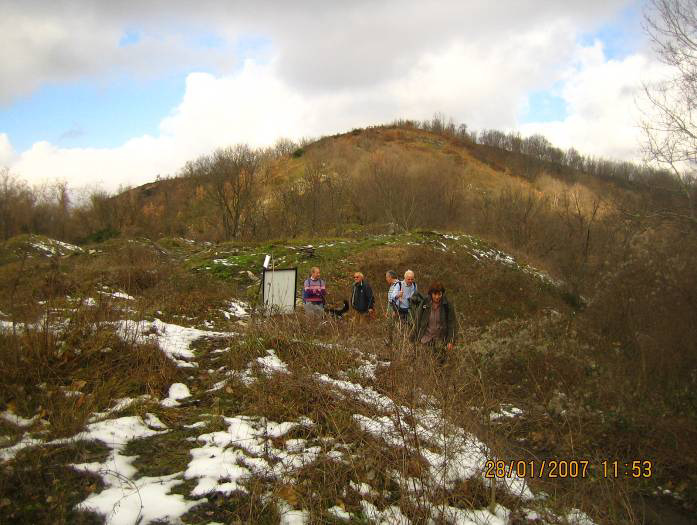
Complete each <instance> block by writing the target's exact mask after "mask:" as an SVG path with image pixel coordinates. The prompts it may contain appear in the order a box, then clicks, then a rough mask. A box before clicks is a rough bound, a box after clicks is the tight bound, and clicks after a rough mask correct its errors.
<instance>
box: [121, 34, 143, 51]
mask: <svg viewBox="0 0 697 525" xmlns="http://www.w3.org/2000/svg"><path fill="white" fill-rule="evenodd" d="M138 42H140V32H139V31H135V30H128V31H126V32H125V33H124V34H123V36H122V37H121V40H119V47H126V46H132V45H134V44H137V43H138Z"/></svg>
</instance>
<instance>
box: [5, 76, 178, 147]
mask: <svg viewBox="0 0 697 525" xmlns="http://www.w3.org/2000/svg"><path fill="white" fill-rule="evenodd" d="M185 80H186V75H185V74H178V75H170V76H166V77H162V78H159V79H157V80H155V81H144V80H134V79H132V78H119V79H117V80H116V81H113V82H111V83H110V84H109V85H108V86H104V85H101V84H95V83H90V84H87V83H82V84H70V85H51V86H45V87H43V88H41V89H40V90H38V91H37V92H35V93H34V94H33V95H31V96H29V97H26V98H24V99H20V100H18V101H17V102H15V103H14V104H13V105H12V106H10V107H6V108H0V133H3V132H4V133H7V134H8V135H9V137H10V141H11V143H12V146H13V148H14V149H15V151H17V152H21V151H24V150H26V149H28V148H30V147H31V146H32V144H34V143H35V142H38V141H41V140H46V141H49V142H51V143H53V144H55V145H57V146H60V147H76V148H84V147H94V148H113V147H117V146H119V145H121V144H123V143H124V142H125V141H126V140H128V139H131V138H133V137H139V136H142V135H145V134H150V135H153V136H157V135H159V124H160V121H161V120H162V119H163V118H164V117H165V116H167V115H168V114H169V113H170V111H171V110H172V109H173V108H174V107H175V106H176V105H177V104H178V103H179V102H180V101H181V99H182V97H183V95H184V90H185Z"/></svg>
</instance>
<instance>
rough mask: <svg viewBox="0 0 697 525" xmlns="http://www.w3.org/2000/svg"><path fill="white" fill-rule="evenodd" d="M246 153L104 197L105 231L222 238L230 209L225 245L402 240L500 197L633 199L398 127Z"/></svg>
mask: <svg viewBox="0 0 697 525" xmlns="http://www.w3.org/2000/svg"><path fill="white" fill-rule="evenodd" d="M254 155H255V154H253V152H251V151H247V152H242V154H240V151H239V150H235V149H231V150H229V151H228V153H227V154H224V155H223V157H221V158H218V159H217V160H216V156H215V154H214V155H210V156H207V157H202V158H200V159H196V160H193V161H192V162H191V163H189V164H188V165H187V166H186V167H184V168H183V169H182V171H181V172H180V174H179V175H178V176H177V177H175V178H170V179H165V180H160V181H157V182H153V183H149V184H146V185H144V186H141V187H138V188H134V189H131V190H129V191H127V192H126V193H124V194H123V195H121V196H120V197H118V198H117V199H116V201H117V202H118V205H117V206H116V208H117V209H119V210H121V211H120V212H116V211H115V212H114V213H112V215H111V217H110V219H109V221H108V222H109V224H108V225H106V227H108V228H111V229H113V230H115V231H122V230H124V229H126V230H129V229H130V230H134V229H135V230H136V231H139V232H149V233H148V236H152V235H155V236H162V235H183V236H186V237H189V238H201V239H204V238H205V239H209V240H210V239H219V240H229V239H230V237H229V236H230V235H231V234H232V233H231V232H229V231H227V230H226V229H225V228H224V227H223V223H224V221H225V220H226V217H225V215H226V213H228V212H229V211H230V208H232V214H234V215H235V218H234V219H235V220H237V221H239V223H240V224H239V228H236V230H238V231H236V232H235V235H234V237H235V238H243V239H244V238H255V239H256V238H260V237H262V238H274V237H279V236H291V237H294V236H297V235H300V234H306V235H307V234H309V233H311V232H315V233H320V234H334V235H343V234H344V233H347V232H350V230H351V228H352V227H357V226H365V225H366V224H371V223H383V224H384V223H391V224H393V225H394V226H393V227H395V228H397V229H402V230H409V229H411V228H413V227H427V228H436V227H437V228H443V227H453V226H455V225H458V226H462V225H463V222H464V223H466V224H467V225H468V226H472V225H475V223H476V221H481V219H480V218H479V217H473V216H472V214H471V213H468V208H470V207H473V206H479V205H480V203H481V202H482V199H487V198H489V199H492V198H495V197H496V196H498V195H499V194H500V193H501V192H502V191H504V190H505V191H509V192H513V193H515V194H521V195H531V196H534V197H537V198H541V197H544V198H547V199H548V200H549V202H550V203H553V204H554V203H558V202H559V201H560V200H561V199H563V198H564V196H568V195H571V194H573V195H574V196H575V197H576V198H577V199H578V202H579V203H580V205H581V207H582V210H583V211H584V212H586V211H590V210H591V209H592V208H593V206H594V204H595V203H599V204H600V206H601V210H604V209H605V208H606V206H607V205H608V204H609V202H610V201H611V200H613V199H617V198H622V199H625V198H627V195H634V194H637V193H644V192H642V191H641V188H640V187H638V186H637V187H635V188H634V189H631V190H630V189H627V187H626V184H620V183H619V182H620V181H614V180H612V179H602V178H599V177H594V176H591V175H587V174H584V173H583V172H582V171H579V170H575V169H563V168H562V167H561V166H560V165H558V164H554V163H552V162H548V161H543V160H540V159H536V158H533V157H531V156H530V155H525V154H522V153H513V152H508V151H506V150H503V149H501V148H496V147H492V146H488V145H484V144H478V143H475V142H472V141H470V140H464V139H458V138H454V137H449V136H447V135H444V134H442V133H435V132H432V131H428V130H424V129H418V128H413V127H411V128H410V127H404V126H383V127H374V128H367V129H362V130H354V131H353V132H350V133H346V134H343V135H335V136H332V137H325V138H322V139H320V140H318V141H315V142H312V143H309V144H306V145H305V146H303V147H297V148H296V149H294V150H292V151H291V150H279V151H274V152H267V153H266V154H265V156H264V157H263V158H251V157H254ZM245 163H247V164H249V165H253V166H254V167H253V168H250V167H249V166H247V165H246V164H245ZM245 170H246V172H245ZM251 170H254V171H253V173H251ZM252 175H253V176H252ZM225 184H227V185H228V186H227V188H226V187H224V186H225ZM226 208H227V209H226ZM231 219H232V217H231Z"/></svg>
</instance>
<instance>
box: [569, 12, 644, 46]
mask: <svg viewBox="0 0 697 525" xmlns="http://www.w3.org/2000/svg"><path fill="white" fill-rule="evenodd" d="M642 3H643V2H639V3H630V4H629V5H628V6H627V7H625V8H624V9H622V10H621V11H620V12H619V13H618V15H617V17H615V18H613V19H612V20H608V21H607V22H606V23H605V24H603V25H602V26H600V27H599V28H598V29H597V30H596V31H593V32H592V33H586V34H584V35H582V36H581V39H580V43H581V44H582V45H583V46H592V45H593V43H594V42H595V41H596V40H600V41H601V42H602V43H603V51H604V53H605V57H606V58H607V59H608V60H622V59H624V58H626V57H627V56H629V55H631V54H632V53H635V52H636V50H637V48H639V47H640V45H641V42H643V41H644V40H645V35H644V33H643V30H642V28H641V24H642V17H643V14H642V5H641V4H642Z"/></svg>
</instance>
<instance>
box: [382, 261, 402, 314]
mask: <svg viewBox="0 0 697 525" xmlns="http://www.w3.org/2000/svg"><path fill="white" fill-rule="evenodd" d="M385 280H386V281H387V286H388V287H389V288H388V290H387V310H386V311H385V318H386V319H389V318H390V317H399V307H398V306H397V293H398V292H399V291H400V290H401V289H402V283H401V282H400V281H399V279H398V278H397V272H395V271H394V270H387V272H385Z"/></svg>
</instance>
